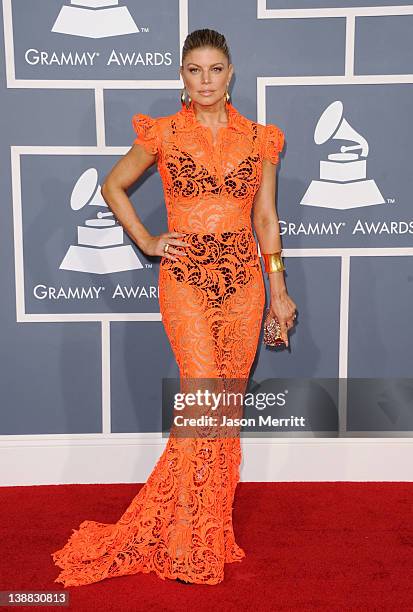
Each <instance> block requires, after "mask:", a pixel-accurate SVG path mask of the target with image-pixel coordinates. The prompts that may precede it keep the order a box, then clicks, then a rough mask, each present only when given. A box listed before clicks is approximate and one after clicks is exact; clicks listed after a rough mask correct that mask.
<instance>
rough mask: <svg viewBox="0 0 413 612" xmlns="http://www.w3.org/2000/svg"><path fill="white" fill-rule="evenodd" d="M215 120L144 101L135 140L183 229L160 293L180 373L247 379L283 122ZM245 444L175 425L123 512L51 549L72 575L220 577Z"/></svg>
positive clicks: (232, 114) (233, 114)
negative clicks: (188, 433) (260, 216)
mask: <svg viewBox="0 0 413 612" xmlns="http://www.w3.org/2000/svg"><path fill="white" fill-rule="evenodd" d="M227 111H228V125H227V126H225V127H223V128H220V129H219V131H218V134H217V137H216V142H213V137H212V132H211V130H210V129H209V128H207V127H205V126H203V125H202V124H201V123H199V121H198V120H197V119H196V115H195V112H194V108H193V102H192V103H191V105H190V106H189V107H188V108H186V107H185V106H184V107H182V108H181V110H179V111H178V112H176V113H175V114H173V115H170V116H165V117H159V118H156V119H155V118H152V117H150V116H149V115H144V114H142V113H138V114H136V115H134V116H133V119H132V123H133V126H134V129H135V131H136V134H137V138H136V140H135V141H134V143H136V144H140V145H142V146H143V147H144V148H145V149H146V150H147V151H150V152H151V153H152V154H157V164H158V170H159V173H160V175H161V178H162V183H163V188H164V195H165V203H166V208H167V216H168V230H169V231H179V232H185V237H183V238H182V239H183V240H185V241H186V242H188V245H189V246H188V247H185V249H184V252H183V255H180V256H179V261H176V262H175V261H172V260H170V259H168V258H165V257H162V259H161V265H160V269H159V304H160V311H161V314H162V321H163V324H164V326H165V330H166V333H167V336H168V338H169V340H170V343H171V347H172V350H173V352H174V355H175V358H176V361H177V364H178V366H179V370H180V377H181V380H182V379H184V378H188V379H190V378H217V379H220V380H226V379H229V378H236V379H242V380H245V381H246V380H247V379H248V376H249V371H250V368H251V366H252V362H253V360H254V356H255V353H256V350H257V345H258V338H259V334H260V329H261V324H262V316H263V307H264V302H265V287H264V281H263V277H262V269H261V265H260V262H259V257H258V250H257V246H256V242H255V239H254V236H253V234H252V226H251V210H252V204H253V198H254V195H255V193H256V191H257V189H258V187H259V185H260V179H261V174H262V161H263V159H269V160H270V161H271V162H272V163H273V164H277V163H278V159H279V158H278V154H279V152H280V151H281V149H282V148H283V145H284V134H283V132H282V131H281V129H280V128H278V127H277V126H276V125H271V124H269V125H266V126H264V125H261V124H259V123H256V122H254V121H252V120H249V119H247V118H246V117H244V116H243V115H241V114H240V113H239V112H238V111H237V110H236V108H235V107H234V106H233V105H232V104H231V103H227ZM240 461H241V446H240V439H239V436H234V437H228V438H224V437H220V438H218V439H217V438H215V439H214V438H208V437H192V438H190V437H179V436H175V434H174V432H173V430H171V432H170V436H169V438H168V441H167V444H166V446H165V449H164V451H163V452H162V454H161V456H160V458H159V460H158V461H157V463H156V465H155V467H154V469H153V471H152V473H151V474H150V476H149V478H148V480H147V482H146V483H145V484H144V485H143V487H142V488H141V489H140V490H139V492H138V493H137V495H136V496H135V497H134V498H133V499H132V501H131V503H130V505H129V507H128V508H127V509H126V510H125V512H124V513H123V515H122V516H121V517H120V519H119V520H118V522H117V523H115V524H106V523H99V522H96V521H90V520H86V521H83V522H82V523H81V524H80V526H79V529H78V530H72V531H73V534H72V535H71V536H70V538H69V540H68V541H67V543H66V544H65V546H64V547H63V548H62V549H61V550H58V551H56V552H54V553H52V557H53V560H54V562H55V563H56V565H58V566H59V567H60V568H62V571H61V572H60V574H59V576H58V577H57V578H56V580H55V582H62V583H63V584H64V586H65V587H68V586H79V585H83V584H88V583H92V582H98V581H100V580H103V579H105V578H110V577H114V576H122V575H126V574H135V573H137V572H150V571H154V572H156V574H157V575H158V576H160V577H161V578H162V579H165V578H170V579H174V578H181V579H182V580H186V581H188V582H193V583H199V584H216V583H218V582H220V581H222V580H223V578H224V564H225V563H231V562H234V561H240V560H241V559H242V558H243V557H244V556H245V552H244V551H243V549H242V548H240V546H238V544H237V543H236V541H235V536H234V530H233V524H232V506H233V500H234V493H235V488H236V485H237V482H238V480H239V465H240Z"/></svg>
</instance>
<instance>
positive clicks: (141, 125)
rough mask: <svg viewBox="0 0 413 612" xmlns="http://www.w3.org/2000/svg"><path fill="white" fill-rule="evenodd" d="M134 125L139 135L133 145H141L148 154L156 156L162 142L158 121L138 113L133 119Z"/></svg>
mask: <svg viewBox="0 0 413 612" xmlns="http://www.w3.org/2000/svg"><path fill="white" fill-rule="evenodd" d="M132 125H133V129H134V130H135V132H136V134H137V138H135V140H134V141H133V144H140V145H142V146H143V147H144V148H145V150H146V151H147V152H148V153H150V154H151V155H156V154H157V153H158V151H159V141H160V139H159V129H158V122H157V120H156V119H154V118H153V117H150V116H149V115H144V114H143V113H137V114H136V115H133V117H132Z"/></svg>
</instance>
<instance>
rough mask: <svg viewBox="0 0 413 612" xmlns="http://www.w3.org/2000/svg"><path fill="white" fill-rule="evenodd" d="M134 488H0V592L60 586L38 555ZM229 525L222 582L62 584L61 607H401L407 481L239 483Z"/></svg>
mask: <svg viewBox="0 0 413 612" xmlns="http://www.w3.org/2000/svg"><path fill="white" fill-rule="evenodd" d="M140 486H141V485H130V484H120V485H119V484H118V485H64V486H37V487H3V488H0V516H1V520H0V525H1V560H0V564H1V567H0V572H1V573H0V576H1V582H0V590H2V591H4V590H19V589H20V590H23V589H24V590H43V591H45V590H52V591H61V590H64V587H63V585H61V584H58V583H55V582H53V580H54V578H55V577H56V576H57V574H58V568H57V567H55V566H54V564H53V561H52V558H51V556H50V553H51V552H52V551H55V550H57V549H58V548H60V547H61V546H62V545H63V544H64V543H65V542H66V540H67V538H68V536H69V535H70V533H71V532H72V529H74V528H78V526H79V524H80V523H81V522H82V521H83V520H85V519H92V520H97V521H102V522H116V520H117V519H118V518H119V517H120V515H121V513H122V512H123V510H124V509H125V508H126V507H127V506H128V504H129V502H130V500H131V499H132V497H133V496H134V495H135V494H136V492H137V490H138V489H139V487H140ZM234 525H235V533H236V535H237V541H238V543H239V545H240V546H242V547H243V548H244V550H245V552H246V555H247V556H246V558H245V559H243V560H242V561H241V562H240V563H233V564H227V565H226V567H225V580H224V582H222V583H220V584H218V585H213V586H210V585H191V586H188V585H184V584H179V583H175V582H172V581H163V580H161V579H160V578H158V577H157V576H156V575H155V574H154V573H151V574H136V575H132V576H122V577H117V578H112V579H110V580H104V581H102V582H99V583H95V584H91V585H84V586H80V587H75V588H69V589H68V591H69V592H70V598H71V605H70V609H72V610H82V611H83V610H88V611H89V610H99V611H102V610H122V611H129V610H192V609H194V610H196V611H197V612H198V611H199V610H213V609H218V610H225V611H227V610H237V612H239V611H240V610H246V609H249V608H255V610H270V609H272V610H276V611H277V612H278V611H279V610H313V609H325V610H329V611H332V610H341V611H342V610H386V611H387V610H413V483H399V482H390V483H379V482H373V483H371V482H368V483H355V482H344V483H343V482H327V483H309V482H298V483H240V484H239V485H238V488H237V491H236V496H235V508H234ZM30 609H31V610H33V609H40V607H31V608H30ZM41 609H44V608H43V607H42V608H41ZM63 609H65V608H63ZM66 609H67V608H66Z"/></svg>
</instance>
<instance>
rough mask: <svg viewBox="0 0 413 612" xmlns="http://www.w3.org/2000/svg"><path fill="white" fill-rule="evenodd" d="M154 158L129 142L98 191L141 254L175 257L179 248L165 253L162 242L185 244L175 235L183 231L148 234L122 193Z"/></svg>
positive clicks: (124, 193) (130, 203)
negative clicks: (127, 147) (157, 234)
mask: <svg viewBox="0 0 413 612" xmlns="http://www.w3.org/2000/svg"><path fill="white" fill-rule="evenodd" d="M156 159H157V156H156V155H151V154H150V153H148V152H147V151H146V150H145V149H144V147H142V146H141V145H139V144H134V145H132V147H131V149H130V150H129V151H128V152H127V153H126V154H125V155H124V156H123V157H121V159H120V160H119V161H118V162H117V163H116V164H115V165H114V166H113V168H112V169H111V171H110V172H109V174H108V175H107V176H106V177H105V179H104V182H103V185H102V189H101V193H102V197H103V199H104V200H105V202H106V204H107V205H108V206H109V208H110V209H111V211H112V212H113V214H114V215H115V217H116V218H117V219H118V221H119V223H120V224H121V225H122V226H123V228H124V230H125V231H126V232H127V234H128V235H129V236H130V237H131V238H132V240H133V241H134V242H135V243H136V244H137V245H138V247H139V248H140V249H141V250H142V251H143V252H144V253H146V254H147V255H159V256H163V257H167V258H168V259H173V260H176V259H177V258H176V257H175V255H179V254H180V251H178V250H177V249H175V248H172V247H171V248H170V249H169V251H168V253H165V252H164V250H163V248H164V245H165V243H166V242H168V243H169V244H171V245H172V244H173V245H176V246H178V245H180V246H187V243H186V242H183V241H182V240H179V239H178V236H182V235H183V234H182V233H179V232H165V233H163V234H161V235H160V236H152V235H151V234H150V233H149V232H148V230H147V229H146V227H145V226H144V224H143V223H142V221H141V219H140V218H139V216H138V215H137V213H136V211H135V209H134V207H133V205H132V202H131V201H130V199H129V198H128V196H127V194H126V190H127V189H128V188H129V187H130V186H131V185H133V184H134V183H135V182H136V181H137V180H138V178H139V177H140V176H141V175H142V174H143V173H144V172H145V171H146V170H147V169H148V168H149V167H150V166H152V164H154V163H155V161H156Z"/></svg>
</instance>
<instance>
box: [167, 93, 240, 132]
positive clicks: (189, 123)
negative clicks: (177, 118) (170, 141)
mask: <svg viewBox="0 0 413 612" xmlns="http://www.w3.org/2000/svg"><path fill="white" fill-rule="evenodd" d="M225 107H226V110H227V113H228V124H227V125H226V126H222V128H219V129H224V130H225V129H230V130H231V129H232V130H235V131H239V132H242V133H244V134H249V132H250V125H249V121H248V119H247V118H246V117H244V116H243V115H241V113H240V112H239V111H238V110H237V109H236V108H235V106H233V104H232V103H231V102H226V103H225ZM178 115H181V117H182V118H183V129H185V130H193V129H207V130H208V129H210V128H209V127H208V126H206V125H202V123H200V122H199V121H198V119H197V118H196V115H195V109H194V101H193V100H191V102H190V104H189V106H188V107H187V106H185V105H183V106H182V108H181V110H180V111H179V112H178Z"/></svg>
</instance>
